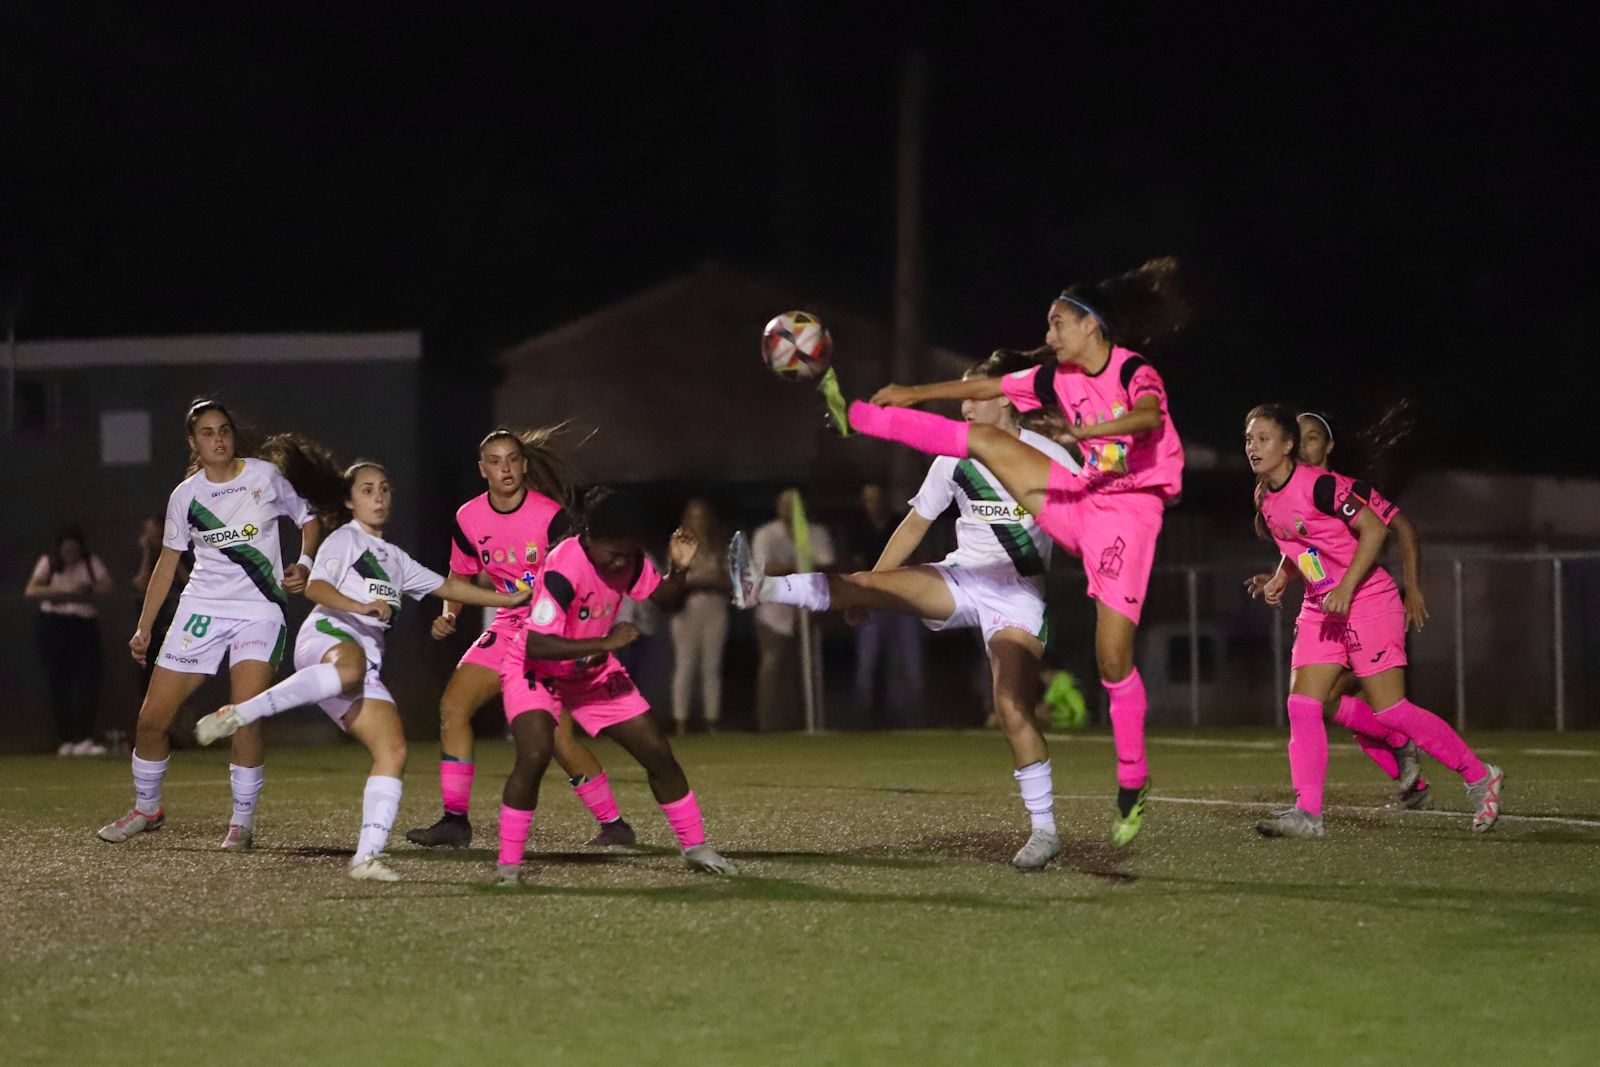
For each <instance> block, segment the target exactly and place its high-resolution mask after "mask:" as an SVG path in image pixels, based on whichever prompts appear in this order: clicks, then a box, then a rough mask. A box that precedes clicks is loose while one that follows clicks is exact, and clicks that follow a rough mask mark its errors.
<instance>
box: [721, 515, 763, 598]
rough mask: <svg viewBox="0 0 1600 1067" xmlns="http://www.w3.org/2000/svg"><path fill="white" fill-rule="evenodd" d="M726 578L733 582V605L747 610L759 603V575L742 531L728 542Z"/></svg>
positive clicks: (748, 543)
mask: <svg viewBox="0 0 1600 1067" xmlns="http://www.w3.org/2000/svg"><path fill="white" fill-rule="evenodd" d="M728 580H729V581H730V582H731V583H732V584H733V606H734V607H736V608H740V609H742V610H746V611H748V610H749V609H750V608H753V607H755V606H756V605H757V604H759V603H761V576H760V575H759V574H757V573H756V566H755V560H754V559H753V558H752V557H751V555H750V541H749V540H748V539H747V538H746V537H745V535H744V531H742V530H741V531H739V532H738V533H735V534H734V535H733V540H731V541H729V542H728Z"/></svg>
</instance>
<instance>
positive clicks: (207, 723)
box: [194, 704, 245, 745]
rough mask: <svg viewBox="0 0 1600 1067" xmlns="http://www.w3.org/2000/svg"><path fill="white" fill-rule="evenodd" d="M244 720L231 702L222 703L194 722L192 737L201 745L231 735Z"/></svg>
mask: <svg viewBox="0 0 1600 1067" xmlns="http://www.w3.org/2000/svg"><path fill="white" fill-rule="evenodd" d="M244 724H245V723H244V720H243V719H241V718H240V717H239V712H238V711H236V710H235V709H234V706H233V705H232V704H224V705H222V707H220V708H218V709H217V710H216V711H213V712H212V713H211V714H210V715H206V716H202V717H201V718H200V719H199V720H198V721H197V722H196V723H195V724H194V739H195V740H196V741H198V742H200V743H201V744H202V745H209V744H211V742H213V741H220V740H222V739H223V738H224V737H232V736H233V735H234V734H235V733H237V732H238V731H239V728H240V727H241V726H243V725H244Z"/></svg>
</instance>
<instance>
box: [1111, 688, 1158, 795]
mask: <svg viewBox="0 0 1600 1067" xmlns="http://www.w3.org/2000/svg"><path fill="white" fill-rule="evenodd" d="M1100 684H1101V685H1103V686H1105V687H1106V692H1107V693H1109V694H1110V696H1111V740H1112V741H1113V742H1114V744H1115V746H1116V749H1117V785H1119V786H1121V787H1122V788H1123V789H1138V788H1139V787H1140V786H1141V785H1144V783H1145V779H1146V778H1149V777H1150V765H1149V764H1147V763H1146V762H1145V759H1144V717H1145V712H1146V711H1147V710H1148V709H1149V706H1150V702H1149V700H1148V699H1146V697H1145V694H1144V679H1143V678H1141V677H1139V668H1137V667H1135V668H1134V669H1133V672H1132V673H1131V674H1129V675H1128V676H1127V677H1126V678H1124V679H1123V680H1122V681H1120V682H1101V683H1100Z"/></svg>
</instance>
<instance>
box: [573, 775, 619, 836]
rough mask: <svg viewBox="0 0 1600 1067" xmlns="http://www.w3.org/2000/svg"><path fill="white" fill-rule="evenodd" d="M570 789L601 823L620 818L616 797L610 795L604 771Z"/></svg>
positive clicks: (609, 785) (609, 786) (608, 783)
mask: <svg viewBox="0 0 1600 1067" xmlns="http://www.w3.org/2000/svg"><path fill="white" fill-rule="evenodd" d="M572 791H573V792H574V793H576V794H578V799H579V800H581V801H583V806H584V807H586V808H588V809H589V814H590V815H593V816H594V817H595V820H596V821H597V822H599V823H600V824H601V825H605V824H606V823H608V822H616V821H617V820H618V819H620V818H622V813H621V812H620V811H618V810H617V798H616V797H614V796H612V795H611V783H610V782H608V781H606V775H605V772H604V771H601V772H600V773H599V774H598V775H597V776H595V777H594V778H591V779H589V780H588V781H587V782H580V783H579V784H577V785H574V786H573V787H572Z"/></svg>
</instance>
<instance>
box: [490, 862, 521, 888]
mask: <svg viewBox="0 0 1600 1067" xmlns="http://www.w3.org/2000/svg"><path fill="white" fill-rule="evenodd" d="M494 884H495V885H497V886H503V887H505V888H507V889H515V888H516V887H517V886H519V885H521V884H522V864H520V863H498V864H495V868H494Z"/></svg>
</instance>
